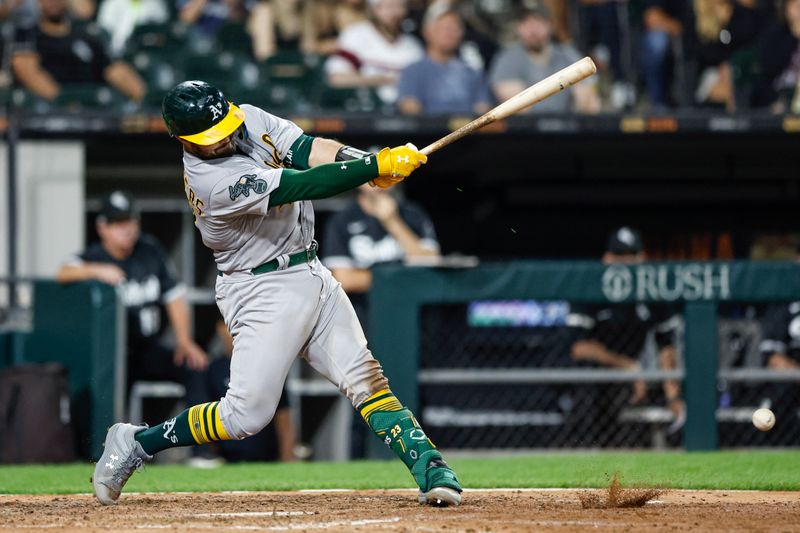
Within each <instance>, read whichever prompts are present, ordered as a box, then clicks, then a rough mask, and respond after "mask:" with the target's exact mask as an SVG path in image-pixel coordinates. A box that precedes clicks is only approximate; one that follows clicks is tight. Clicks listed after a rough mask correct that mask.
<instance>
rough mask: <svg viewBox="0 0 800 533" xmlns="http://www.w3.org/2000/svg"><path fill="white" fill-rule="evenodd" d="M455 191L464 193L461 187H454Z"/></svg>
mask: <svg viewBox="0 0 800 533" xmlns="http://www.w3.org/2000/svg"><path fill="white" fill-rule="evenodd" d="M456 190H457V191H458V192H464V189H462V188H461V187H456Z"/></svg>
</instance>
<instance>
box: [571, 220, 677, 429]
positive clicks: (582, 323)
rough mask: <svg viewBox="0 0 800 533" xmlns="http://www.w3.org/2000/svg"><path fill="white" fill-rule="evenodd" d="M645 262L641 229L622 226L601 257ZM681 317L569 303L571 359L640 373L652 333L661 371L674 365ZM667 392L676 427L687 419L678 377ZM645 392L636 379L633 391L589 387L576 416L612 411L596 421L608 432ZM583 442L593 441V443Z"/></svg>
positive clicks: (639, 306) (644, 308)
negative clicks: (605, 419)
mask: <svg viewBox="0 0 800 533" xmlns="http://www.w3.org/2000/svg"><path fill="white" fill-rule="evenodd" d="M644 260H645V254H644V250H643V246H642V239H641V235H640V234H639V232H638V231H636V230H635V229H632V228H628V227H622V228H619V229H618V230H616V231H615V232H613V233H612V234H611V236H610V237H609V241H608V247H607V251H606V253H605V254H604V255H603V263H604V264H606V265H611V264H637V263H641V262H643V261H644ZM678 320H679V319H678V317H677V316H676V315H675V314H674V313H672V312H670V310H666V309H663V308H655V307H653V306H651V305H647V304H644V303H636V304H613V305H612V304H594V305H577V304H576V305H571V306H570V314H569V315H568V317H567V327H568V328H569V329H570V331H571V333H572V338H573V343H572V347H571V351H570V356H571V359H572V361H573V363H574V364H575V365H577V366H580V367H589V368H612V369H618V370H630V371H638V370H641V369H642V367H641V364H640V355H641V354H642V352H643V350H644V349H645V345H646V342H647V339H648V335H650V333H651V332H653V336H654V338H655V343H656V346H657V348H658V351H659V354H658V359H659V366H660V367H661V368H663V369H670V370H672V369H675V368H677V353H676V350H675V342H674V340H675V339H674V336H675V332H676V328H677V326H678ZM663 391H664V395H665V396H666V401H667V405H668V407H669V408H670V410H672V411H673V414H674V415H675V423H674V425H673V428H672V429H673V430H677V429H678V428H679V427H680V426H682V425H683V420H684V406H683V401H682V400H681V399H680V387H679V385H678V383H677V382H675V381H667V382H665V383H664V385H663ZM647 392H648V391H647V385H646V384H645V382H644V381H641V380H637V381H635V382H634V385H633V390H632V391H631V392H627V391H626V390H625V389H623V388H621V387H619V386H618V385H597V386H591V387H587V391H586V394H584V395H583V396H584V397H585V398H587V401H586V402H585V405H582V406H581V407H580V408H578V409H577V415H578V416H580V417H582V418H583V420H584V421H585V419H586V417H589V418H590V419H592V420H594V421H595V422H596V421H597V420H598V419H599V418H600V417H603V416H609V415H610V418H609V420H608V422H607V423H604V424H602V427H599V426H598V424H597V423H594V424H593V426H595V427H594V428H593V430H596V431H600V430H603V431H608V429H609V427H613V425H614V423H615V422H616V420H615V418H616V415H615V413H616V412H617V411H618V410H619V408H620V406H621V405H622V404H623V403H625V402H626V401H627V402H628V403H630V404H638V403H641V402H642V401H643V400H644V399H645V398H646V397H647ZM589 433H591V432H589ZM584 444H593V441H592V440H590V441H589V442H587V443H584ZM615 444H621V443H615Z"/></svg>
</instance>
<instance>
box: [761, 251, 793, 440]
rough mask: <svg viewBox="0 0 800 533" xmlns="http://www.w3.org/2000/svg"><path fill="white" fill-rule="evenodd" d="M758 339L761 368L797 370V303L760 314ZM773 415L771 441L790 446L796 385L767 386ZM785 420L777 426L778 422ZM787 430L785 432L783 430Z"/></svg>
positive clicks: (775, 384)
mask: <svg viewBox="0 0 800 533" xmlns="http://www.w3.org/2000/svg"><path fill="white" fill-rule="evenodd" d="M795 260H796V261H800V247H799V248H798V249H797V251H796V256H795ZM761 330H762V338H761V343H760V344H759V346H758V349H759V352H761V358H762V360H763V364H764V367H766V368H768V369H770V370H776V371H797V370H800V301H797V302H791V303H789V304H772V305H770V306H769V307H768V308H767V310H766V312H765V313H764V318H763V320H762V322H761ZM764 395H765V397H766V398H767V400H768V402H769V404H768V407H769V408H770V409H772V411H773V412H774V413H775V419H776V420H778V421H779V423H778V425H776V427H775V428H774V429H773V430H772V431H771V432H770V433H771V434H770V438H771V439H772V440H771V442H773V443H776V444H783V445H794V444H796V441H795V440H794V437H795V435H794V434H793V431H791V429H793V424H792V423H789V422H788V421H790V420H794V421H796V420H797V409H798V398H799V397H800V383H798V382H796V381H795V382H780V383H771V384H770V385H769V387H768V388H766V390H765V391H764ZM781 420H783V421H785V422H784V424H780V421H781ZM787 430H789V431H787Z"/></svg>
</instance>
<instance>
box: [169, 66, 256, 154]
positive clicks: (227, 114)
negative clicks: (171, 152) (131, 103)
mask: <svg viewBox="0 0 800 533" xmlns="http://www.w3.org/2000/svg"><path fill="white" fill-rule="evenodd" d="M161 114H162V115H163V117H164V122H165V123H166V124H167V131H169V134H170V135H172V136H173V137H180V138H181V139H186V140H187V141H189V142H193V143H194V144H199V145H202V146H208V145H210V144H214V143H216V142H218V141H221V140H222V139H224V138H225V137H227V136H228V135H230V134H231V133H233V132H234V131H236V129H237V128H238V127H239V126H241V125H242V122H244V111H242V110H241V109H239V108H238V107H236V105H234V104H233V103H232V102H229V101H228V100H226V99H225V95H223V94H222V91H220V90H219V89H217V88H216V87H214V86H212V85H209V84H208V83H206V82H204V81H185V82H183V83H180V84H178V85H176V86H175V87H173V88H172V89H171V90H170V91H169V92H168V93H167V96H165V97H164V102H163V103H162V105H161Z"/></svg>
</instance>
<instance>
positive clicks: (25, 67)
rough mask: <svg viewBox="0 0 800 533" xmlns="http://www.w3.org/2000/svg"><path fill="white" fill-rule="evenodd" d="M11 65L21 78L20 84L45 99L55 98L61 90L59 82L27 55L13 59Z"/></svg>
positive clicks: (17, 76)
mask: <svg viewBox="0 0 800 533" xmlns="http://www.w3.org/2000/svg"><path fill="white" fill-rule="evenodd" d="M11 66H12V68H13V70H14V76H16V78H17V79H18V80H19V82H20V85H22V86H23V87H25V88H26V89H27V90H29V91H30V92H32V93H33V94H35V95H36V96H38V97H39V98H43V99H45V100H53V99H55V98H56V97H57V96H58V94H59V93H60V92H61V88H60V87H59V85H58V83H56V81H55V80H54V79H53V77H52V76H51V75H50V73H49V72H47V71H46V70H44V69H43V68H41V67H40V66H39V65H38V62H37V63H36V64H34V62H33V61H29V60H28V58H27V57H25V58H17V57H15V58H14V59H12V62H11Z"/></svg>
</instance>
